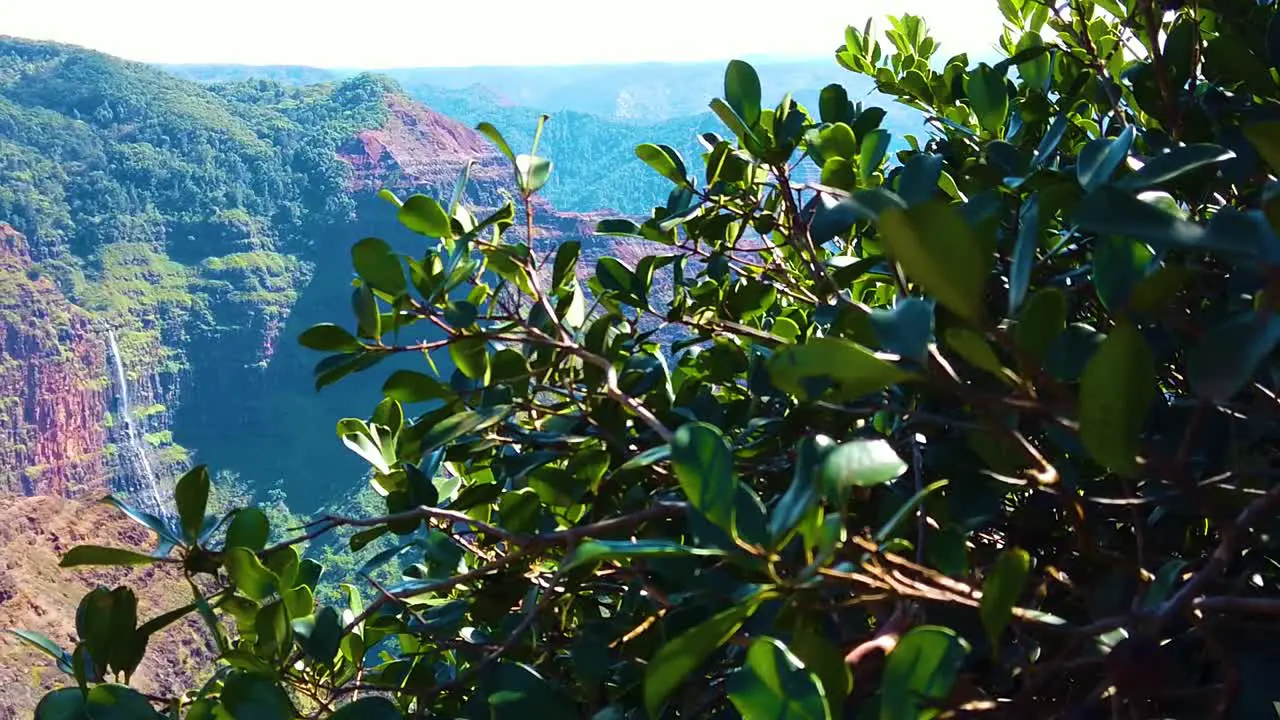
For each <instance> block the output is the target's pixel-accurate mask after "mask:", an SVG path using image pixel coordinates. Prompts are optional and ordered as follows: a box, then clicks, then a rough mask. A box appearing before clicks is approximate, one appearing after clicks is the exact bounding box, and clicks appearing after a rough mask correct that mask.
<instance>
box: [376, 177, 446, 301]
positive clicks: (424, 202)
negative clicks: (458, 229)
mask: <svg viewBox="0 0 1280 720" xmlns="http://www.w3.org/2000/svg"><path fill="white" fill-rule="evenodd" d="M399 218H400V222H401V224H403V225H404V226H405V227H407V228H409V229H410V230H412V231H414V232H416V233H418V234H419V235H426V236H427V237H433V238H451V237H453V227H452V226H451V225H450V223H449V214H448V213H446V212H445V211H444V208H442V207H440V203H438V202H436V199H435V198H432V197H427V196H426V195H412V196H410V197H409V199H408V200H405V201H404V205H403V206H401V208H400V214H399ZM388 250H389V248H388ZM353 256H354V252H353ZM401 282H403V279H402V280H401Z"/></svg>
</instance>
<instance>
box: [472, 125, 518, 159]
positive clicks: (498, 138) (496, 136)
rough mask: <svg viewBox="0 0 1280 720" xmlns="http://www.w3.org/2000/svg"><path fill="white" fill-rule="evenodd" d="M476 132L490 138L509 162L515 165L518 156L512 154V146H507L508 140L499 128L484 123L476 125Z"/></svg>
mask: <svg viewBox="0 0 1280 720" xmlns="http://www.w3.org/2000/svg"><path fill="white" fill-rule="evenodd" d="M476 130H477V131H478V132H479V133H480V134H481V135H484V136H485V137H487V138H489V140H490V142H492V143H493V144H494V145H496V146H497V147H498V150H499V151H501V152H502V154H503V155H505V156H506V158H507V160H508V161H509V162H511V163H512V164H514V163H515V161H516V154H515V153H513V152H511V146H510V145H509V144H507V139H506V138H504V137H502V133H500V132H498V128H496V127H494V126H493V124H492V123H487V122H482V123H480V124H479V125H476Z"/></svg>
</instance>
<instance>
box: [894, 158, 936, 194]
mask: <svg viewBox="0 0 1280 720" xmlns="http://www.w3.org/2000/svg"><path fill="white" fill-rule="evenodd" d="M941 177H942V156H941V155H937V154H934V153H925V154H922V155H916V156H915V157H913V158H911V159H910V160H908V161H907V164H906V165H904V166H903V168H902V174H901V175H900V176H899V178H898V195H900V196H901V197H902V199H903V200H905V201H906V202H907V204H908V205H918V204H920V203H922V202H924V201H926V200H928V199H930V198H932V197H933V196H934V195H936V194H937V193H938V180H939V179H941Z"/></svg>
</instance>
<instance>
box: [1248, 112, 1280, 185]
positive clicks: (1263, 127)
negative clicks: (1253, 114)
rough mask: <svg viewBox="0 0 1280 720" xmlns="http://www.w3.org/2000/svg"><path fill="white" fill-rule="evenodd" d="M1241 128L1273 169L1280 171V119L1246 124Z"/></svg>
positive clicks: (1273, 170)
mask: <svg viewBox="0 0 1280 720" xmlns="http://www.w3.org/2000/svg"><path fill="white" fill-rule="evenodd" d="M1241 130H1242V131H1243V132H1244V136H1245V138H1246V139H1247V140H1248V141H1249V143H1250V144H1252V145H1253V147H1254V149H1255V150H1257V151H1258V154H1259V155H1261V156H1262V159H1264V160H1266V161H1267V164H1268V165H1270V166H1271V171H1272V172H1273V173H1274V172H1280V120H1264V121H1262V122H1255V123H1250V124H1248V125H1245V126H1244V127H1243V128H1241Z"/></svg>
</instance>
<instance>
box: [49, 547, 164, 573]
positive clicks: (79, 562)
mask: <svg viewBox="0 0 1280 720" xmlns="http://www.w3.org/2000/svg"><path fill="white" fill-rule="evenodd" d="M158 560H159V559H158V558H155V557H152V556H151V555H143V554H142V553H137V552H134V551H132V550H124V549H122V548H111V547H102V546H99V545H78V546H76V547H73V548H71V549H70V550H68V551H67V554H65V555H63V556H62V561H61V562H59V563H58V567H64V568H69V567H80V566H83V565H112V566H115V567H136V566H138V565H151V564H153V563H155V562H157V561H158Z"/></svg>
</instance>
